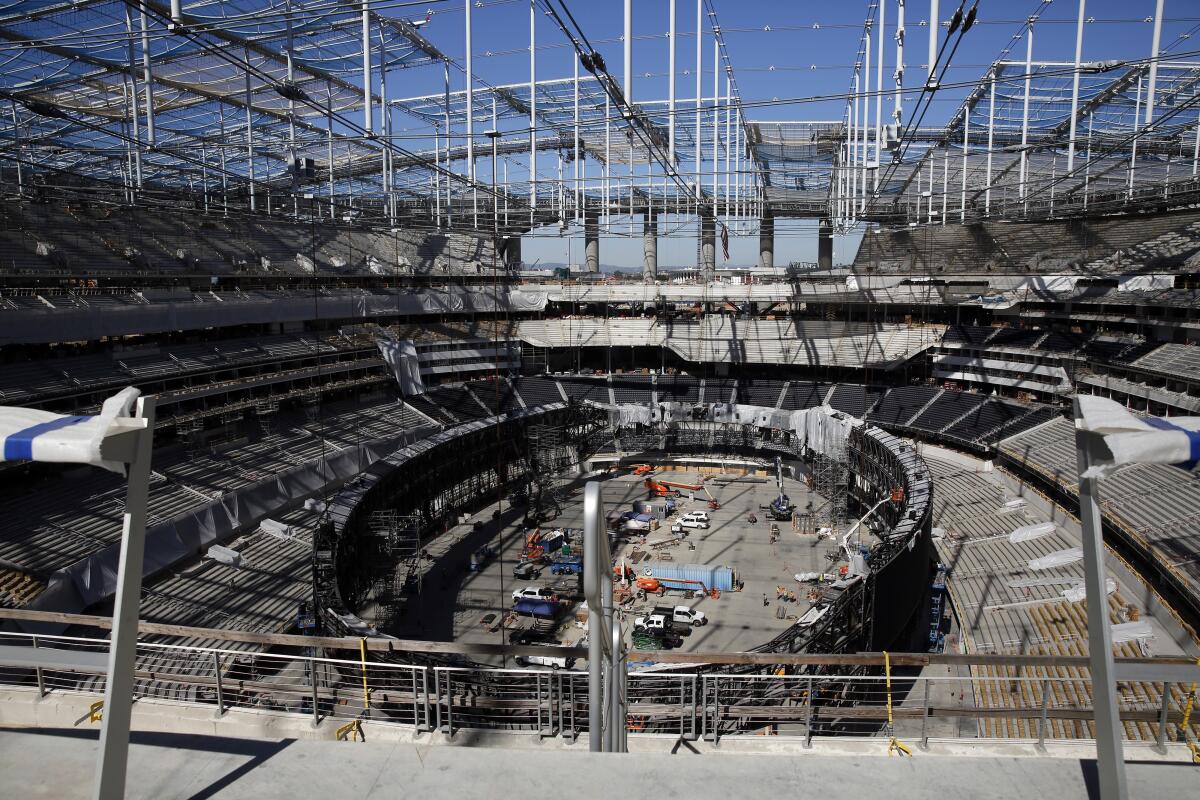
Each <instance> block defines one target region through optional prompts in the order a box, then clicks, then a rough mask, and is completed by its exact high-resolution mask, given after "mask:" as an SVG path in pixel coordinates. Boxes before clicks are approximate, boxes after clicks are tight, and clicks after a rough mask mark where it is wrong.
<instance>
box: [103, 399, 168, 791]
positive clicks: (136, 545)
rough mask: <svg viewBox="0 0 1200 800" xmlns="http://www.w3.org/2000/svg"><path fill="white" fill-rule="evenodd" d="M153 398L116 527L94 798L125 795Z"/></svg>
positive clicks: (143, 416) (145, 402)
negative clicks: (116, 556) (118, 534)
mask: <svg viewBox="0 0 1200 800" xmlns="http://www.w3.org/2000/svg"><path fill="white" fill-rule="evenodd" d="M155 404H156V402H155V398H154V397H141V398H138V401H137V416H136V417H135V419H140V420H141V421H142V422H143V423H144V427H143V429H142V430H141V431H140V432H139V433H138V434H137V443H136V445H134V450H133V457H132V458H130V459H127V460H126V459H121V460H123V461H126V463H128V464H129V477H128V485H127V488H126V492H125V513H124V515H123V516H124V519H123V521H122V525H121V543H120V555H119V559H118V562H117V564H118V566H117V591H116V597H115V598H114V605H113V615H112V637H111V644H110V645H109V649H108V680H107V681H106V684H105V688H104V714H103V717H102V718H101V722H100V748H99V752H98V754H97V759H96V771H97V773H98V774H99V777H98V779H97V780H96V787H95V795H94V796H95V797H96V798H97V800H120V798H122V797H124V796H125V782H126V781H125V774H126V765H127V760H128V756H129V720H130V717H131V716H132V711H133V708H132V707H133V671H134V663H135V659H136V656H137V637H138V606H139V605H140V603H141V595H142V566H143V564H144V561H145V553H146V503H147V497H148V494H149V489H150V458H151V456H152V455H153V452H154V449H153V442H154V416H155Z"/></svg>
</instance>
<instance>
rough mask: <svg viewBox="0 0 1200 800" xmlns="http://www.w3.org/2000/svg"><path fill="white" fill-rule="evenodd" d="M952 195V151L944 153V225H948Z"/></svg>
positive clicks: (947, 150) (946, 150) (944, 151)
mask: <svg viewBox="0 0 1200 800" xmlns="http://www.w3.org/2000/svg"><path fill="white" fill-rule="evenodd" d="M949 195H950V150H949V148H947V149H945V150H943V151H942V224H943V225H945V224H946V211H947V210H948V209H947V206H948V201H949Z"/></svg>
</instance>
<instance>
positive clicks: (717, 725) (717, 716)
mask: <svg viewBox="0 0 1200 800" xmlns="http://www.w3.org/2000/svg"><path fill="white" fill-rule="evenodd" d="M712 743H713V746H714V747H717V746H720V744H721V676H720V675H714V676H713V727H712Z"/></svg>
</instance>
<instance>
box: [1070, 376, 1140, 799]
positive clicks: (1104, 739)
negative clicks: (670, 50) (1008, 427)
mask: <svg viewBox="0 0 1200 800" xmlns="http://www.w3.org/2000/svg"><path fill="white" fill-rule="evenodd" d="M1074 406H1075V408H1074V412H1075V413H1074V416H1075V427H1076V431H1075V458H1076V465H1077V467H1078V470H1079V520H1080V523H1081V529H1082V540H1083V541H1082V544H1083V577H1084V587H1085V589H1086V592H1087V597H1088V604H1087V617H1088V620H1087V622H1088V660H1089V662H1090V665H1091V673H1092V706H1093V708H1094V710H1095V715H1096V762H1097V766H1098V768H1099V774H1100V797H1101V798H1102V800H1118V799H1120V800H1124V798H1125V797H1126V796H1127V791H1126V787H1125V760H1124V755H1123V753H1122V745H1121V725H1120V721H1119V719H1118V717H1117V685H1116V681H1115V676H1114V672H1113V649H1112V648H1113V643H1112V631H1111V630H1109V622H1108V601H1107V599H1106V598H1107V596H1108V595H1107V592H1105V589H1104V584H1105V578H1104V536H1103V533H1102V531H1101V525H1102V524H1103V523H1102V518H1101V516H1100V491H1099V486H1098V479H1097V478H1095V477H1087V471H1088V469H1089V468H1090V467H1091V466H1092V450H1091V447H1092V441H1091V439H1089V438H1088V437H1089V436H1091V435H1094V434H1088V433H1087V432H1086V431H1083V430H1082V429H1081V425H1082V418H1083V413H1082V411H1081V409H1080V404H1079V398H1078V397H1076V398H1075V400H1074Z"/></svg>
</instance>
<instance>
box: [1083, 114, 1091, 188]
mask: <svg viewBox="0 0 1200 800" xmlns="http://www.w3.org/2000/svg"><path fill="white" fill-rule="evenodd" d="M1091 177H1092V112H1090V111H1089V112H1088V134H1087V161H1086V162H1085V163H1084V165H1083V208H1084V210H1085V211H1086V210H1087V207H1088V183H1089V181H1090V179H1091Z"/></svg>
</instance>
